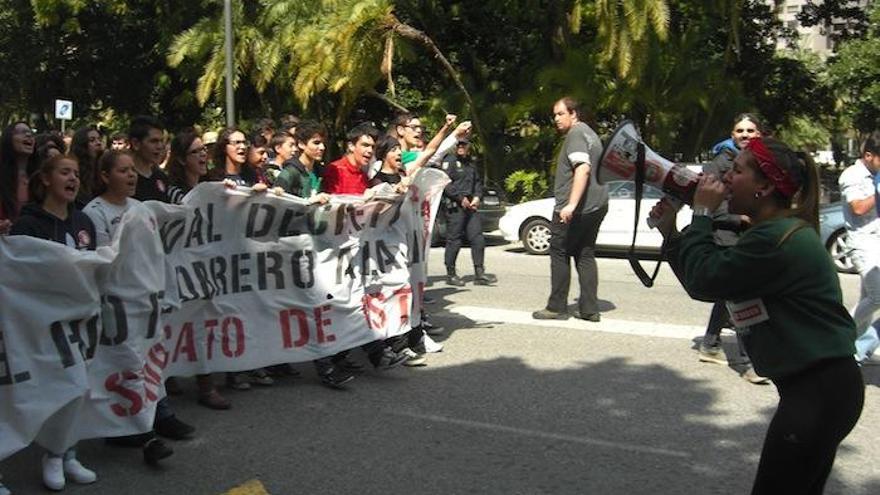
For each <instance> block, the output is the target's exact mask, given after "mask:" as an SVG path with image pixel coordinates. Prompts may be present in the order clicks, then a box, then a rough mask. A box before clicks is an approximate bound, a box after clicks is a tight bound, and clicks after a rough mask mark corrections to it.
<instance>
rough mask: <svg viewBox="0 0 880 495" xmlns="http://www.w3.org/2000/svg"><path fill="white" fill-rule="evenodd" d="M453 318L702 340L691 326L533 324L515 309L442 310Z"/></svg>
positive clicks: (527, 313)
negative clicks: (460, 317) (457, 316)
mask: <svg viewBox="0 0 880 495" xmlns="http://www.w3.org/2000/svg"><path fill="white" fill-rule="evenodd" d="M445 311H448V312H450V313H452V314H455V315H459V316H463V317H465V318H468V319H470V320H473V321H475V322H477V323H478V324H487V323H511V324H514V325H532V326H537V327H549V328H569V329H574V330H586V331H593V332H609V333H623V334H628V335H642V336H648V337H666V338H672V339H687V340H692V339H693V338H694V337H697V336H702V335H703V333H704V332H705V330H706V329H705V328H704V327H698V326H694V325H674V324H670V323H655V322H649V321H630V320H612V319H608V318H602V321H601V322H599V323H593V322H589V321H584V320H580V319H578V318H574V317H571V318H569V319H567V320H536V319H534V318H532V312H531V311H518V310H514V309H498V308H484V307H478V306H457V305H456V306H450V307H448V308H445Z"/></svg>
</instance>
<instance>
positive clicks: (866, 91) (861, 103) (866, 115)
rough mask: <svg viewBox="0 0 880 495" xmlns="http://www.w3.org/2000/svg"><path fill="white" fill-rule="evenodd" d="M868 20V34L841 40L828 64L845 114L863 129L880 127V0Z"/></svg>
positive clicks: (855, 125) (873, 7) (832, 82)
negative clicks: (834, 56)
mask: <svg viewBox="0 0 880 495" xmlns="http://www.w3.org/2000/svg"><path fill="white" fill-rule="evenodd" d="M869 19H870V23H869V25H870V26H871V28H870V29H869V30H868V32H867V34H866V36H865V37H864V38H863V39H852V40H849V41H845V42H842V43H841V44H840V47H839V48H838V51H837V57H836V58H835V59H834V60H833V61H832V63H831V64H830V67H829V76H830V85H831V88H832V89H833V90H834V91H835V94H836V96H837V97H838V98H839V99H840V101H841V103H842V105H841V106H842V113H843V114H844V115H845V116H846V117H847V118H848V119H849V120H850V121H851V122H852V125H853V127H855V128H856V129H857V130H858V131H860V132H871V131H873V130H875V129H880V2H873V4H872V6H871V7H870V11H869Z"/></svg>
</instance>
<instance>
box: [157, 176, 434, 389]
mask: <svg viewBox="0 0 880 495" xmlns="http://www.w3.org/2000/svg"><path fill="white" fill-rule="evenodd" d="M447 182H448V179H447V178H446V175H445V174H443V173H442V172H439V171H437V170H424V171H421V172H420V173H418V174H416V176H415V177H414V180H413V183H412V184H411V185H410V187H409V190H408V192H407V193H406V194H405V195H404V196H403V197H400V195H397V197H396V198H387V199H373V200H371V201H367V202H363V201H362V200H360V198H355V197H337V198H334V201H333V202H331V203H330V204H328V205H323V206H321V205H310V204H308V203H307V202H306V201H304V200H301V199H299V198H294V197H292V196H285V197H279V196H275V195H274V194H271V193H268V194H267V193H262V194H258V193H253V192H252V191H250V189H247V188H239V189H238V190H236V191H229V190H227V189H225V188H224V187H223V186H222V185H221V184H217V183H214V184H203V185H200V186H199V187H197V188H196V189H194V190H193V191H191V192H190V194H188V195H187V197H186V198H185V200H184V206H183V207H178V206H172V205H164V204H159V203H152V202H151V203H148V205H149V206H150V207H151V208H153V209H154V212H155V213H156V216H157V219H158V220H159V224H160V232H161V233H162V242H163V244H164V246H165V251H166V256H167V258H166V259H167V263H168V264H169V267H170V271H171V272H172V273H173V277H174V282H173V283H169V287H168V289H167V290H166V298H167V299H169V300H174V299H178V300H179V302H180V308H179V310H175V311H172V312H170V313H168V314H165V315H163V320H162V322H163V323H162V324H163V328H164V341H163V342H162V344H161V345H162V352H164V353H165V354H166V355H167V358H168V359H167V362H166V363H164V365H165V368H166V369H165V370H164V374H165V376H188V375H192V374H196V373H210V372H215V371H240V370H249V369H255V368H259V367H263V366H267V365H271V364H277V363H291V362H301V361H310V360H314V359H317V358H320V357H323V356H327V355H332V354H335V353H337V352H340V351H343V350H347V349H351V348H354V347H357V346H359V345H362V344H366V343H368V342H371V341H375V340H381V339H386V338H388V337H392V336H395V335H399V334H402V333H405V332H407V331H409V330H410V329H411V325H410V323H411V321H413V320H415V321H418V320H417V319H418V318H419V314H420V310H421V309H420V304H419V303H420V301H421V297H420V295H421V293H422V292H423V291H424V284H425V282H426V273H427V271H426V265H425V254H426V251H427V248H428V247H429V246H428V245H427V243H428V239H429V237H430V236H429V234H430V226H431V223H432V221H433V218H432V212H433V213H436V209H437V203H438V201H439V198H440V195H441V193H442V189H443V186H444V185H445V184H446V183H447ZM175 284H176V285H175Z"/></svg>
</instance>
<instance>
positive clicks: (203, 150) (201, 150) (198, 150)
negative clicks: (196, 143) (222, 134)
mask: <svg viewBox="0 0 880 495" xmlns="http://www.w3.org/2000/svg"><path fill="white" fill-rule="evenodd" d="M229 144H232V143H229ZM189 154H190V155H201V154H205V155H207V154H208V147H207V146H202V147H201V148H196V149H194V150H189Z"/></svg>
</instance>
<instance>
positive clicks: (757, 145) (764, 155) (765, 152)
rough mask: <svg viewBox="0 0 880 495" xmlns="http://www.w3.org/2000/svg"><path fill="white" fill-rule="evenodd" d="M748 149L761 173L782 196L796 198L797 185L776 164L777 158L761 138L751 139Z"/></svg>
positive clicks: (789, 175)
mask: <svg viewBox="0 0 880 495" xmlns="http://www.w3.org/2000/svg"><path fill="white" fill-rule="evenodd" d="M746 149H747V150H749V151H751V152H752V155H754V156H755V160H757V161H758V168H760V169H761V172H763V173H764V175H766V176H767V178H768V179H770V182H772V183H773V185H774V186H775V187H776V190H777V191H779V193H780V194H782V195H783V196H785V197H786V198H790V197H792V196H794V193H796V192H797V190H798V186H797V184H795V183H794V181H793V180H792V178H791V174H789V173H788V172H787V171H786V170H785V169H784V168H782V167H780V166H779V164H778V163H776V158H775V157H774V156H773V153H771V152H770V150H769V149H767V146H766V145H765V144H764V141H763V140H761V138H752V139H749V143H748V144H747V145H746Z"/></svg>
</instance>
